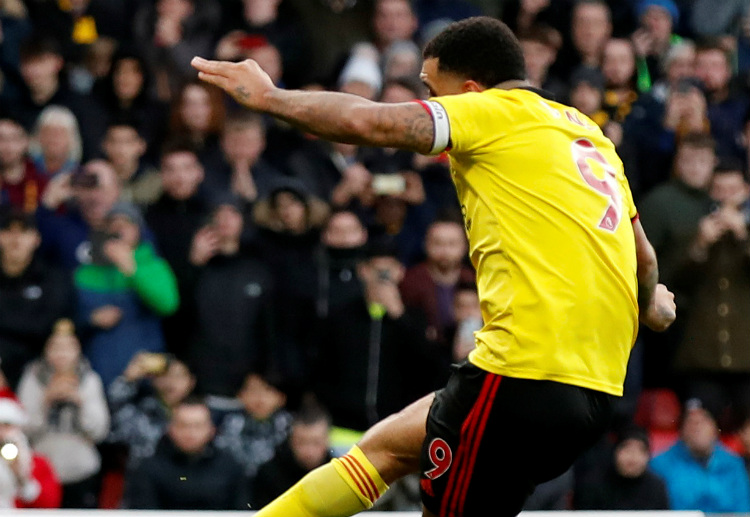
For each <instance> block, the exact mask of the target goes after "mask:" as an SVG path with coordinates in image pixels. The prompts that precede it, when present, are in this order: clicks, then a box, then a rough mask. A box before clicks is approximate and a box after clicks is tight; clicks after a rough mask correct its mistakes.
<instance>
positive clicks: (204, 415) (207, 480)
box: [126, 398, 249, 510]
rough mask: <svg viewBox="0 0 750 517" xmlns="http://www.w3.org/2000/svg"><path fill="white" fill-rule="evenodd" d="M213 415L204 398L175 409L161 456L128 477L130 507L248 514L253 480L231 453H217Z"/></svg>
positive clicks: (141, 466) (152, 459)
mask: <svg viewBox="0 0 750 517" xmlns="http://www.w3.org/2000/svg"><path fill="white" fill-rule="evenodd" d="M214 434H215V428H214V425H213V423H212V422H211V412H210V411H209V409H208V406H206V404H205V403H204V402H202V401H201V400H200V399H193V398H187V399H185V400H183V401H182V402H181V403H180V404H178V405H177V407H175V408H174V412H173V413H172V417H171V419H170V422H169V427H168V430H167V434H166V435H165V436H164V438H163V439H162V440H161V442H160V443H159V446H158V447H157V449H156V453H155V454H154V455H153V456H152V457H151V458H147V459H146V460H144V461H143V462H142V463H141V465H140V466H139V467H138V469H137V470H136V471H135V472H133V473H132V475H131V476H129V478H128V490H127V493H128V497H127V500H126V506H127V507H128V508H133V509H151V510H194V509H196V508H200V509H203V510H246V509H247V505H248V503H249V498H248V494H247V490H248V489H247V480H246V478H245V476H244V475H243V473H242V466H241V465H240V464H239V463H238V462H237V461H236V460H235V459H234V458H233V457H232V456H231V454H230V453H228V452H223V451H220V450H218V449H216V447H215V445H214V439H213V438H214Z"/></svg>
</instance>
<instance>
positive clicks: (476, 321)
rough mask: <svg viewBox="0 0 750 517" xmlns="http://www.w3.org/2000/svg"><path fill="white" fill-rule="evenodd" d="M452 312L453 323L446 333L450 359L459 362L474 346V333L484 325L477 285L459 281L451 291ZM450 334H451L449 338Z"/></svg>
mask: <svg viewBox="0 0 750 517" xmlns="http://www.w3.org/2000/svg"><path fill="white" fill-rule="evenodd" d="M453 313H454V314H455V324H454V326H453V327H452V328H450V327H449V328H448V329H447V331H446V335H447V336H448V342H449V344H450V345H451V355H450V359H451V360H452V362H456V363H458V362H461V361H463V360H464V359H466V356H468V355H469V352H471V351H472V350H474V347H476V339H475V338H474V333H475V332H478V331H479V330H481V329H482V327H483V326H484V322H483V321H482V308H481V307H480V306H479V293H477V285H476V283H475V282H474V281H472V282H468V283H467V282H459V283H458V284H456V287H455V289H454V291H453ZM451 334H452V335H453V337H452V339H451Z"/></svg>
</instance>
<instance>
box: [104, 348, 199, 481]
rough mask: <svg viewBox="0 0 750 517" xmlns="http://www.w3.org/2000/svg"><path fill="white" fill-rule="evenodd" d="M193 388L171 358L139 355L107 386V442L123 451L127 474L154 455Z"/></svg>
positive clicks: (190, 379)
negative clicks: (178, 409) (108, 428)
mask: <svg viewBox="0 0 750 517" xmlns="http://www.w3.org/2000/svg"><path fill="white" fill-rule="evenodd" d="M194 387H195V376H194V375H193V374H192V372H191V371H190V369H189V368H188V366H187V364H185V363H184V362H182V361H180V360H179V359H176V358H175V357H173V356H165V355H161V354H152V353H148V352H139V353H137V354H136V355H135V356H134V357H133V359H131V360H130V362H129V363H128V367H127V368H125V371H124V372H122V374H121V375H119V376H118V377H117V378H116V379H115V380H114V381H112V384H110V385H109V390H108V393H107V395H108V399H109V404H110V407H111V410H112V428H111V431H110V434H109V437H108V438H107V442H108V443H114V444H118V445H122V446H124V447H125V449H126V456H127V464H126V468H127V470H128V471H129V472H132V471H134V470H135V469H136V468H137V467H138V465H140V463H141V462H142V461H143V460H144V459H146V458H148V457H151V456H153V455H154V453H155V452H156V446H157V444H158V442H159V440H160V439H161V437H162V435H163V434H164V431H166V429H167V425H168V423H169V418H170V416H171V415H172V412H173V411H174V408H175V407H177V405H178V404H180V403H181V402H182V401H183V400H184V399H185V398H186V397H187V396H188V395H190V394H191V393H192V391H193V388H194Z"/></svg>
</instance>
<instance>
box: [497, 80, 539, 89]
mask: <svg viewBox="0 0 750 517" xmlns="http://www.w3.org/2000/svg"><path fill="white" fill-rule="evenodd" d="M524 86H527V87H528V86H531V83H529V81H526V80H521V79H511V80H510V81H503V82H501V83H497V84H496V85H495V86H493V88H497V89H499V90H512V89H513V88H522V87H524Z"/></svg>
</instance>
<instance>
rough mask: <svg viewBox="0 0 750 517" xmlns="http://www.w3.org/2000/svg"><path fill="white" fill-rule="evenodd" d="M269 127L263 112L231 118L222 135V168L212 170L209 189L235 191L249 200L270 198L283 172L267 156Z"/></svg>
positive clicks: (213, 190) (218, 191)
mask: <svg viewBox="0 0 750 517" xmlns="http://www.w3.org/2000/svg"><path fill="white" fill-rule="evenodd" d="M265 148H266V130H265V127H264V126H263V119H262V118H261V117H260V115H257V114H254V113H248V112H241V113H239V114H237V115H234V116H231V117H229V118H228V119H227V123H226V125H225V127H224V133H223V134H222V137H221V149H222V152H223V153H222V154H223V159H222V163H221V167H219V168H217V169H215V170H211V171H209V175H208V177H207V178H206V183H207V184H208V189H209V190H210V191H212V192H213V193H215V194H217V193H222V192H232V193H234V194H235V195H237V196H239V197H241V198H242V199H243V200H244V201H245V202H247V203H252V202H254V201H256V200H257V199H259V198H260V199H263V198H266V197H268V194H269V193H270V189H271V187H272V186H273V183H274V181H275V180H276V179H277V177H278V176H280V175H281V173H279V172H278V171H276V170H275V169H274V168H273V167H271V165H269V164H268V162H267V161H266V160H265V159H263V157H262V155H263V151H264V150H265Z"/></svg>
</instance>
